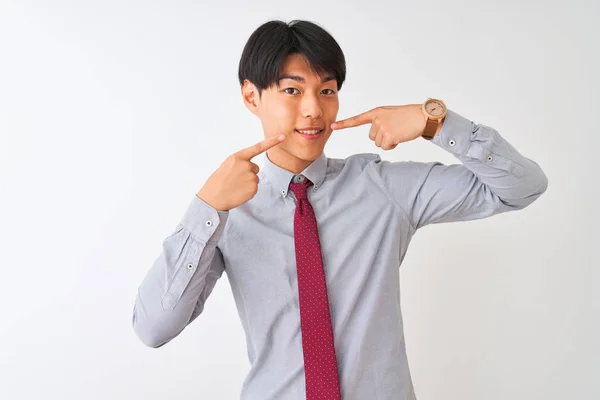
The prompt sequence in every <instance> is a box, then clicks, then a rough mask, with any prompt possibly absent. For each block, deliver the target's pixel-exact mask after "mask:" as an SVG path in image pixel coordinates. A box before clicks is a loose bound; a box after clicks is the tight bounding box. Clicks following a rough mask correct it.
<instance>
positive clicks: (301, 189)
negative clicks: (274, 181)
mask: <svg viewBox="0 0 600 400" xmlns="http://www.w3.org/2000/svg"><path fill="white" fill-rule="evenodd" d="M312 184H313V183H312V182H311V181H309V180H308V179H304V182H302V183H290V190H291V191H292V192H294V195H295V196H296V199H298V200H301V199H306V198H308V195H307V193H306V191H307V189H308V188H309V187H310V186H311V185H312Z"/></svg>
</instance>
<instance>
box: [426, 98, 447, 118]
mask: <svg viewBox="0 0 600 400" xmlns="http://www.w3.org/2000/svg"><path fill="white" fill-rule="evenodd" d="M425 111H427V112H428V113H429V114H431V115H433V116H434V117H439V116H441V115H443V114H444V112H445V111H446V107H445V106H444V104H443V103H442V102H440V101H438V100H428V101H427V102H426V103H425Z"/></svg>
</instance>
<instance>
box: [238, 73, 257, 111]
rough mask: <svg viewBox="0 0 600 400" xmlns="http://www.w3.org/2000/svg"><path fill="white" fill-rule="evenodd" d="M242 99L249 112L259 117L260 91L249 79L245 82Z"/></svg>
mask: <svg viewBox="0 0 600 400" xmlns="http://www.w3.org/2000/svg"><path fill="white" fill-rule="evenodd" d="M242 98H243V99H244V104H245V105H246V107H247V108H248V110H250V112H251V113H252V114H254V115H258V106H259V104H260V98H259V96H258V89H257V88H256V86H255V85H254V84H253V83H252V82H250V81H249V80H248V79H246V80H244V84H243V85H242Z"/></svg>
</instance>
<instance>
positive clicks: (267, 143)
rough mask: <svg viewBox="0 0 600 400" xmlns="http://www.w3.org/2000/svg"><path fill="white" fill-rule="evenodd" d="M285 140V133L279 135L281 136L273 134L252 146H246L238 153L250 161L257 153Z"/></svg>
mask: <svg viewBox="0 0 600 400" xmlns="http://www.w3.org/2000/svg"><path fill="white" fill-rule="evenodd" d="M284 140H285V135H279V136H271V137H269V138H266V139H265V140H263V141H260V142H258V143H256V144H254V145H252V146H250V147H246V148H245V149H242V150H240V151H238V152H237V153H236V154H237V155H238V156H240V157H242V158H244V159H246V160H248V161H250V160H251V159H252V158H254V157H256V156H257V155H259V154H261V153H264V152H265V151H267V150H269V149H270V148H271V147H275V146H277V145H278V144H279V143H281V142H283V141H284Z"/></svg>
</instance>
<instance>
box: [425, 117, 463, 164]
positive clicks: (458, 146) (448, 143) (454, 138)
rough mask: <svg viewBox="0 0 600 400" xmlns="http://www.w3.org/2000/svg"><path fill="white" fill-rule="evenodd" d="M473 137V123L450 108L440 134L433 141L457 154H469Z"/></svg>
mask: <svg viewBox="0 0 600 400" xmlns="http://www.w3.org/2000/svg"><path fill="white" fill-rule="evenodd" d="M472 139H473V123H472V122H471V121H470V120H468V119H467V118H465V117H463V116H461V115H459V114H457V113H455V112H454V111H452V110H448V112H447V114H446V117H445V118H444V123H443V125H442V129H441V130H440V134H439V135H438V136H435V137H434V138H433V139H432V140H431V141H432V142H433V143H435V144H437V145H438V146H440V147H441V148H443V149H445V150H447V151H449V152H450V153H453V154H454V155H456V156H467V155H469V150H470V149H471V144H472Z"/></svg>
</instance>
